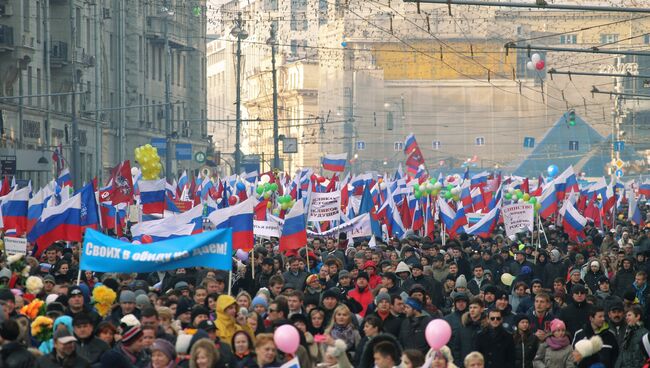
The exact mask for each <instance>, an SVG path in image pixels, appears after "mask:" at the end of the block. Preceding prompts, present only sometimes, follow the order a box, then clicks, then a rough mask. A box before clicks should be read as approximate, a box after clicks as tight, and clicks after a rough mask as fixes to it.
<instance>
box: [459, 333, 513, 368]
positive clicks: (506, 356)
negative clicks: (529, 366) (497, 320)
mask: <svg viewBox="0 0 650 368" xmlns="http://www.w3.org/2000/svg"><path fill="white" fill-rule="evenodd" d="M474 349H475V350H476V351H478V352H479V353H481V354H483V358H484V359H485V368H515V342H514V340H513V338H512V335H511V334H510V333H508V331H506V330H505V329H504V328H503V326H499V327H497V328H492V327H488V328H485V329H483V330H481V331H480V332H479V333H478V334H477V335H476V339H475V340H474ZM468 353H469V352H468ZM462 356H463V357H465V356H466V354H463V355H462Z"/></svg>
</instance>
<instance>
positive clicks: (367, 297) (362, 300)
mask: <svg viewBox="0 0 650 368" xmlns="http://www.w3.org/2000/svg"><path fill="white" fill-rule="evenodd" d="M348 296H349V297H350V298H352V299H354V300H356V301H357V302H359V304H361V307H362V309H361V312H359V315H360V316H361V317H365V316H366V310H368V305H370V303H372V301H373V296H372V292H371V291H370V288H366V290H364V291H363V292H362V291H360V290H359V287H358V286H357V287H355V288H354V289H352V290H350V291H349V292H348Z"/></svg>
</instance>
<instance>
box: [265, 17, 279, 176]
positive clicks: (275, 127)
mask: <svg viewBox="0 0 650 368" xmlns="http://www.w3.org/2000/svg"><path fill="white" fill-rule="evenodd" d="M266 44H267V45H269V46H271V68H272V69H271V74H272V76H273V168H274V169H279V168H280V148H279V146H280V144H279V139H278V76H277V74H278V73H277V70H276V69H275V48H276V46H277V44H278V40H277V38H276V29H275V24H271V37H269V38H268V39H267V40H266Z"/></svg>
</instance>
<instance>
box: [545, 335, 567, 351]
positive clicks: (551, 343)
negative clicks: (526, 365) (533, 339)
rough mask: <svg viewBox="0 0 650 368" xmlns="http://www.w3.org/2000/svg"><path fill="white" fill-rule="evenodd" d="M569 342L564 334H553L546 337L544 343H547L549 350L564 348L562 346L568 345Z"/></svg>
mask: <svg viewBox="0 0 650 368" xmlns="http://www.w3.org/2000/svg"><path fill="white" fill-rule="evenodd" d="M569 343H570V341H569V338H568V337H566V336H562V337H559V338H558V337H555V336H550V337H547V338H546V344H547V345H548V347H549V348H551V350H560V349H564V347H566V346H568V345H569Z"/></svg>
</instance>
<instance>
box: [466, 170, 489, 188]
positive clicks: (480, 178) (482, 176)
mask: <svg viewBox="0 0 650 368" xmlns="http://www.w3.org/2000/svg"><path fill="white" fill-rule="evenodd" d="M489 177H490V173H488V172H487V171H483V172H480V173H478V174H474V175H472V178H471V179H470V183H471V186H472V188H473V187H482V186H484V185H487V182H488V178H489Z"/></svg>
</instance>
